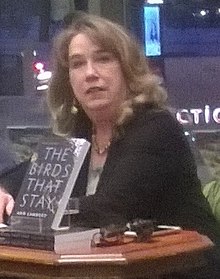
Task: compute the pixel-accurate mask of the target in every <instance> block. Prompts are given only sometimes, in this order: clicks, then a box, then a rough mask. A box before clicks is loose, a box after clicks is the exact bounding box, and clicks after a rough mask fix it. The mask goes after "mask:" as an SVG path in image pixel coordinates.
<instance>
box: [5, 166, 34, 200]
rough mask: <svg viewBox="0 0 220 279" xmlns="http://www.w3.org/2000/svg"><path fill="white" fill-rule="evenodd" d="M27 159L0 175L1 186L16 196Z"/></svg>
mask: <svg viewBox="0 0 220 279" xmlns="http://www.w3.org/2000/svg"><path fill="white" fill-rule="evenodd" d="M28 165H29V161H25V162H23V163H21V164H19V165H17V166H16V167H14V168H12V169H10V170H8V171H7V172H5V173H4V174H2V175H1V176H0V184H1V186H2V187H3V188H4V189H5V190H6V191H7V192H9V193H10V194H11V195H12V196H13V197H14V198H16V196H17V194H18V192H19V190H20V187H21V184H22V181H23V179H24V176H25V173H26V170H27V167H28Z"/></svg>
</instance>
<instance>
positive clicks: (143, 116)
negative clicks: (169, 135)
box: [136, 106, 181, 127]
mask: <svg viewBox="0 0 220 279" xmlns="http://www.w3.org/2000/svg"><path fill="white" fill-rule="evenodd" d="M136 119H137V121H140V122H144V123H146V124H149V123H150V122H152V123H158V124H161V125H163V126H164V125H165V126H167V125H171V124H173V125H177V126H179V127H180V126H181V124H180V123H179V122H178V121H177V119H176V118H175V115H174V114H173V113H172V112H171V111H170V110H169V109H167V108H154V107H148V106H143V107H142V108H140V109H139V110H137V112H136Z"/></svg>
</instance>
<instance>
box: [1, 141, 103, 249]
mask: <svg viewBox="0 0 220 279" xmlns="http://www.w3.org/2000/svg"><path fill="white" fill-rule="evenodd" d="M89 147H90V143H89V142H88V141H86V140H85V139H81V138H62V137H57V136H55V137H52V138H45V139H43V140H42V141H40V142H39V144H38V146H37V149H36V152H35V153H34V154H33V156H32V158H31V162H30V165H29V167H28V169H27V172H26V174H25V177H24V180H23V182H22V185H21V189H20V191H19V193H18V196H17V197H16V199H15V206H14V209H13V211H12V214H11V217H10V219H9V226H8V227H5V228H4V227H2V228H1V229H0V244H1V245H10V246H19V247H26V248H33V249H44V250H53V251H55V252H57V253H60V252H61V251H65V247H70V245H72V246H71V247H72V248H73V251H74V249H76V248H77V247H78V248H80V247H82V245H83V246H86V247H88V246H90V241H91V239H92V236H93V234H94V233H97V232H98V231H99V229H91V228H83V227H76V226H77V225H76V224H75V227H74V224H71V221H70V220H71V216H70V215H71V214H73V213H76V212H74V211H77V210H78V209H77V206H76V208H74V205H76V203H77V199H74V198H71V193H72V191H73V189H74V185H75V182H76V179H77V177H78V174H79V171H80V169H81V166H82V164H83V162H84V159H85V157H86V154H87V152H88V150H89ZM74 200H76V203H74ZM70 206H72V207H71V208H70ZM64 217H65V218H64ZM63 221H66V222H65V226H63V223H64V222H63ZM72 248H71V249H72Z"/></svg>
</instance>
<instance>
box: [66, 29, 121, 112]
mask: <svg viewBox="0 0 220 279" xmlns="http://www.w3.org/2000/svg"><path fill="white" fill-rule="evenodd" d="M69 78H70V83H71V86H72V89H73V92H74V95H75V97H76V99H77V100H78V102H79V103H80V104H81V106H82V107H83V109H84V110H85V112H87V113H91V112H93V111H96V112H97V111H99V110H100V111H103V112H104V110H106V109H108V110H109V109H110V111H113V112H114V111H117V109H118V107H119V106H120V104H121V103H122V102H123V101H124V100H125V98H126V83H125V79H124V76H123V73H122V70H121V65H120V63H119V61H118V60H117V58H116V57H115V56H114V55H113V53H111V52H109V51H105V50H104V49H102V48H101V47H100V46H99V45H98V44H95V43H94V42H92V41H91V40H90V39H89V37H88V36H87V35H85V34H82V33H80V34H78V35H76V36H75V37H74V38H73V39H72V40H71V42H70V45H69Z"/></svg>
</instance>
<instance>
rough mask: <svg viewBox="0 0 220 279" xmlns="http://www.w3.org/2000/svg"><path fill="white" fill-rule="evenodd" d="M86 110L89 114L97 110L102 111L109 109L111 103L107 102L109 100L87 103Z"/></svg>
mask: <svg viewBox="0 0 220 279" xmlns="http://www.w3.org/2000/svg"><path fill="white" fill-rule="evenodd" d="M86 108H87V110H89V111H91V112H92V111H99V110H100V111H102V110H105V109H109V108H111V103H110V102H109V100H96V101H92V102H90V103H88V104H87V106H86Z"/></svg>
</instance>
